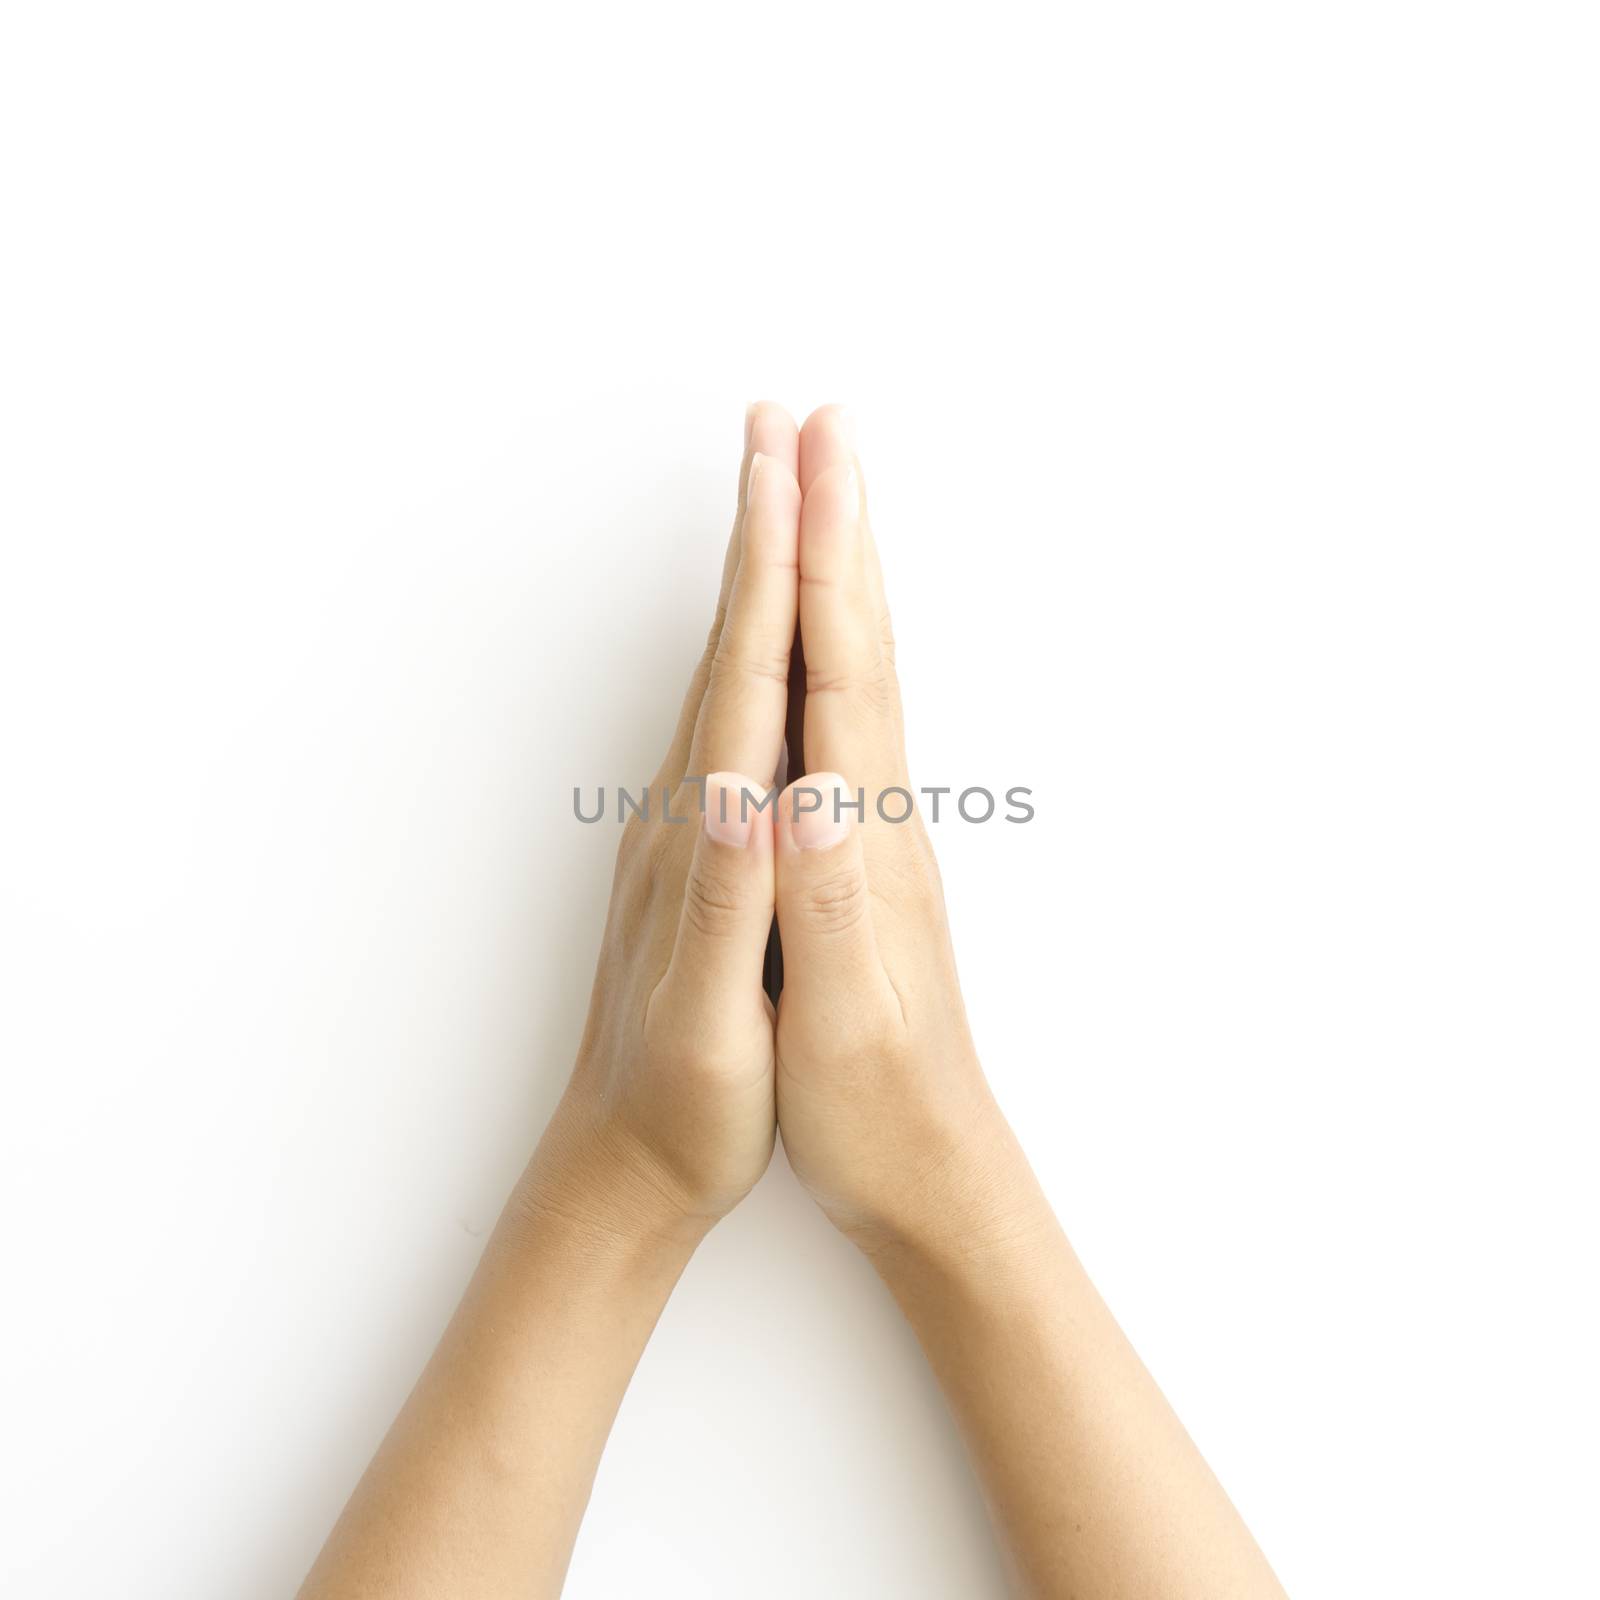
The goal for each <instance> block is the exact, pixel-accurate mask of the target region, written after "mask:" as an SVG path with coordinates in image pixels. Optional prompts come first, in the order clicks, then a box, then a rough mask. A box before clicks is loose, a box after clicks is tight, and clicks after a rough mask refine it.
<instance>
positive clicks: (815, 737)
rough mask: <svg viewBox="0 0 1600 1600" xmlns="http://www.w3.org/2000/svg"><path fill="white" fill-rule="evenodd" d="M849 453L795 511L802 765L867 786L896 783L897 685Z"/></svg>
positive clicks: (900, 775)
mask: <svg viewBox="0 0 1600 1600" xmlns="http://www.w3.org/2000/svg"><path fill="white" fill-rule="evenodd" d="M866 541H867V516H866V504H865V497H864V494H863V491H862V484H861V472H860V468H859V466H858V465H857V464H856V462H855V460H854V459H853V458H851V459H848V460H843V461H838V462H835V463H834V464H833V465H831V466H829V467H826V468H824V469H823V470H822V471H820V472H819V473H818V474H817V475H816V476H815V477H814V478H813V479H812V480H811V487H810V489H809V490H808V491H807V493H806V497H805V504H804V506H803V507H802V509H801V513H800V636H801V638H802V640H803V641H804V644H805V663H806V707H805V752H806V762H807V764H808V765H809V766H811V767H813V768H815V769H824V768H825V769H829V770H832V771H844V772H849V773H851V774H853V775H854V777H855V779H856V781H857V782H864V783H866V784H868V785H870V786H872V787H874V788H875V789H882V788H884V787H886V786H889V785H897V784H901V783H903V780H904V776H905V751H904V741H903V738H902V734H901V723H900V691H899V685H898V684H897V683H896V681H895V675H894V665H893V662H892V661H891V659H890V657H889V655H888V654H887V652H886V651H885V649H884V639H883V633H882V628H881V618H880V616H879V614H878V610H877V602H875V600H874V596H873V584H872V581H871V578H870V576H869V557H868V550H867V543H866Z"/></svg>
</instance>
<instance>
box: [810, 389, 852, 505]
mask: <svg viewBox="0 0 1600 1600" xmlns="http://www.w3.org/2000/svg"><path fill="white" fill-rule="evenodd" d="M858 453H859V451H858V445H857V430H856V419H855V413H854V412H852V411H851V410H849V408H848V407H846V406H842V405H825V406H818V407H817V409H816V410H815V411H813V412H812V413H811V415H810V416H809V417H807V418H806V420H805V423H804V425H803V426H802V427H801V429H800V487H801V488H802V489H803V490H804V491H805V492H806V493H807V494H809V493H810V492H811V485H812V484H813V483H814V482H815V480H816V479H817V478H818V477H820V476H821V475H822V474H823V473H825V472H827V471H828V470H829V469H830V468H832V467H835V466H837V465H838V464H839V463H840V462H841V461H849V460H851V459H852V458H853V457H854V456H856V455H857V454H858Z"/></svg>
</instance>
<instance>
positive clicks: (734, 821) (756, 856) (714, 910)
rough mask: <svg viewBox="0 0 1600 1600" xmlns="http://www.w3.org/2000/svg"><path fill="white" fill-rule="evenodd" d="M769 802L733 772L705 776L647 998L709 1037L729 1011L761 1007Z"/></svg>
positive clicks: (759, 788)
mask: <svg viewBox="0 0 1600 1600" xmlns="http://www.w3.org/2000/svg"><path fill="white" fill-rule="evenodd" d="M762 802H765V804H764V808H763V806H762ZM774 803H775V802H774V800H773V797H772V794H771V791H770V790H769V789H767V788H766V787H765V786H763V785H761V784H758V783H757V782H756V781H755V779H753V778H747V777H744V776H742V775H741V774H739V773H737V772H718V773H714V774H712V775H711V776H710V777H708V778H707V779H706V784H705V814H704V817H703V818H702V820H701V825H700V828H699V831H698V834H697V835H696V838H695V845H694V857H693V859H692V860H691V862H690V864H689V873H688V877H687V878H686V879H685V881H684V887H683V909H682V911H681V913H680V914H679V918H678V932H677V937H676V939H675V940H674V942H673V947H672V960H671V962H670V964H669V965H668V967H667V972H666V976H665V977H664V978H663V979H662V980H661V985H660V987H659V988H658V990H657V996H656V999H655V1000H653V1001H652V1004H653V1005H654V1004H657V1003H660V1004H669V1005H671V1006H672V1007H674V1009H675V1011H676V1013H677V1015H678V1016H679V1017H680V1018H682V1019H683V1020H684V1021H686V1022H687V1023H689V1024H690V1025H692V1026H697V1025H701V1024H703V1025H704V1027H705V1031H706V1036H707V1037H710V1036H711V1032H712V1027H713V1025H714V1024H725V1022H726V1020H727V1018H728V1017H729V1016H737V1015H739V1014H741V1012H742V1011H745V1010H754V1011H761V1012H762V1013H763V1014H764V1012H765V997H764V994H763V991H762V988H761V969H762V964H763V962H764V960H765V957H766V951H767V935H768V934H769V933H770V932H771V929H772V915H773V904H774V885H773V868H772V812H773V806H774Z"/></svg>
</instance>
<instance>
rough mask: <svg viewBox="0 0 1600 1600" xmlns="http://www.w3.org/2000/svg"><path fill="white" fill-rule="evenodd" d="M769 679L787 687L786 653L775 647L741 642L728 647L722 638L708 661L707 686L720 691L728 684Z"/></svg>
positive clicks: (787, 658) (787, 656)
mask: <svg viewBox="0 0 1600 1600" xmlns="http://www.w3.org/2000/svg"><path fill="white" fill-rule="evenodd" d="M752 679H754V680H758V681H759V680H763V679H765V680H770V681H771V682H773V683H779V684H782V685H783V686H784V688H786V689H787V688H788V686H789V653H788V650H787V649H784V650H781V651H780V650H779V649H778V648H777V647H776V646H763V645H761V644H754V643H749V642H746V643H743V644H740V645H737V646H736V645H732V644H730V643H729V642H728V641H727V640H726V639H724V640H723V641H722V647H721V648H720V649H719V650H718V651H717V653H716V655H715V656H714V657H713V658H712V662H711V679H710V683H711V687H713V688H722V687H725V686H726V685H727V684H728V683H730V682H732V683H734V684H740V683H744V682H747V681H749V680H752Z"/></svg>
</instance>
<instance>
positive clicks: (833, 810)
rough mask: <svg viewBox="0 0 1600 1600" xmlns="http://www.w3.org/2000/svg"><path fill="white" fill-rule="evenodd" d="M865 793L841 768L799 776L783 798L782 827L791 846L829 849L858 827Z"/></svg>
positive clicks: (788, 844) (807, 848)
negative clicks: (861, 791) (859, 790)
mask: <svg viewBox="0 0 1600 1600" xmlns="http://www.w3.org/2000/svg"><path fill="white" fill-rule="evenodd" d="M863 805H864V797H863V796H862V795H861V794H860V793H859V792H858V791H857V790H856V789H855V788H853V787H852V786H851V785H850V784H849V783H848V782H847V781H846V780H845V779H844V778H843V777H841V776H840V775H839V774H838V773H837V772H808V773H806V775H805V776H804V777H802V778H796V779H795V780H794V782H793V783H791V784H790V785H789V786H788V787H787V788H786V789H785V790H784V791H783V795H782V798H781V800H780V802H779V806H778V813H779V816H780V818H781V821H780V830H781V832H782V835H783V839H784V842H785V844H786V845H787V846H788V847H789V848H790V849H791V850H829V849H832V848H833V846H835V845H837V844H842V843H843V842H844V841H845V840H846V839H847V838H849V836H850V834H851V833H852V832H853V831H854V829H855V826H856V823H857V821H858V820H859V818H860V815H861V811H862V808H863Z"/></svg>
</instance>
